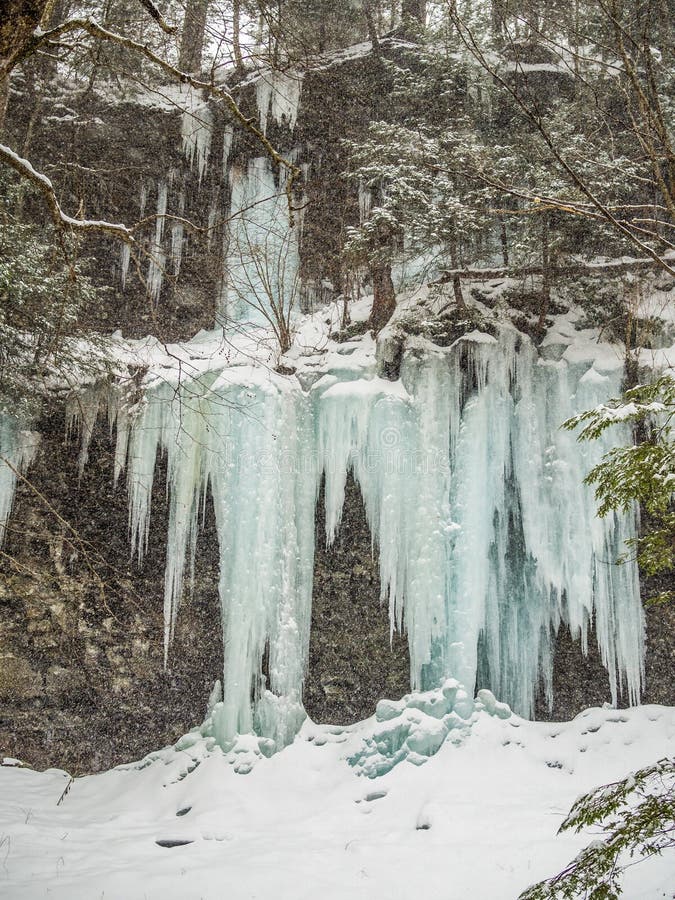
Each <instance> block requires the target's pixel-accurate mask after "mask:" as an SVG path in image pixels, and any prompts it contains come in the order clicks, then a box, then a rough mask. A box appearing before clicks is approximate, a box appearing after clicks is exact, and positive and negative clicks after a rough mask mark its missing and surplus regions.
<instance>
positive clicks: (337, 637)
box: [304, 477, 410, 723]
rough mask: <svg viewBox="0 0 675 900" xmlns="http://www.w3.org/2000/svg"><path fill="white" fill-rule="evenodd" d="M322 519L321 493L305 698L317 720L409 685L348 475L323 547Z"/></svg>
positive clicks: (366, 709)
mask: <svg viewBox="0 0 675 900" xmlns="http://www.w3.org/2000/svg"><path fill="white" fill-rule="evenodd" d="M324 522H325V509H324V504H323V495H322V496H321V497H320V498H319V503H318V504H317V514H316V551H315V557H314V596H313V602H312V630H311V633H310V642H309V665H308V670H307V680H306V683H305V691H304V703H305V709H306V710H307V713H308V714H309V715H310V716H311V718H312V719H314V720H315V721H316V722H331V723H346V722H356V721H359V720H360V719H364V718H366V717H367V716H371V715H372V714H373V713H374V712H375V705H376V703H377V701H378V700H380V699H381V698H382V697H400V696H402V695H403V694H405V693H407V691H408V690H409V687H410V658H409V655H408V644H407V641H406V639H405V637H402V636H401V635H400V634H394V635H393V637H392V638H391V639H390V631H389V608H388V604H387V603H386V602H385V603H384V604H383V603H382V602H381V601H380V574H379V561H378V556H377V552H376V550H375V549H374V548H373V546H372V541H371V538H370V530H369V528H368V523H367V521H366V514H365V510H364V508H363V501H362V499H361V494H360V492H359V488H358V486H357V485H356V483H355V482H354V480H353V478H351V477H349V478H348V480H347V488H346V492H345V507H344V513H343V518H342V525H341V527H340V531H339V533H338V535H337V537H336V539H335V542H334V543H333V545H332V546H331V547H326V530H325V527H324Z"/></svg>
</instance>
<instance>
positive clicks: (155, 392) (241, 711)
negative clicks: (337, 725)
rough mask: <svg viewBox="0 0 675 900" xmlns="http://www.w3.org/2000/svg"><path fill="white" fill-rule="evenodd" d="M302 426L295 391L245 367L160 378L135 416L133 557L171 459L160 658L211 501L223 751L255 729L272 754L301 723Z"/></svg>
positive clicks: (311, 479) (305, 444)
mask: <svg viewBox="0 0 675 900" xmlns="http://www.w3.org/2000/svg"><path fill="white" fill-rule="evenodd" d="M310 425H311V423H310V421H309V419H308V405H307V400H306V398H305V397H304V396H303V394H302V392H301V391H300V389H299V388H298V387H297V386H295V387H291V386H289V383H288V382H287V381H286V380H284V379H283V378H280V377H278V376H274V375H272V374H269V373H267V372H266V371H265V370H263V369H261V368H253V367H252V368H247V367H240V368H234V369H227V370H225V371H224V372H223V373H222V374H221V375H220V376H216V375H214V374H208V375H202V376H200V377H198V378H194V379H186V380H183V381H180V380H179V381H177V382H176V383H175V384H174V383H171V382H170V381H168V380H167V379H166V378H164V379H161V380H160V379H157V380H156V381H153V382H150V383H148V385H147V387H146V391H145V398H144V402H143V405H142V407H141V408H140V410H138V412H137V413H136V416H135V421H134V425H133V428H132V435H131V440H130V445H129V471H128V475H127V482H128V485H129V492H130V511H131V513H130V514H131V530H132V535H133V537H134V542H135V545H136V547H137V548H138V549H139V551H140V552H142V549H143V545H144V543H145V541H146V539H147V532H148V527H149V516H150V497H151V494H152V485H153V478H154V468H155V460H156V456H157V453H158V452H160V451H163V452H164V453H165V454H166V457H167V472H168V474H167V477H168V492H169V526H168V536H167V563H166V576H165V648H166V651H167V653H168V649H169V645H170V642H171V638H172V636H173V631H174V628H175V624H176V616H177V612H178V605H179V602H180V598H181V595H182V593H183V581H184V578H185V574H186V572H189V571H190V569H191V567H192V563H193V560H194V551H195V544H196V539H197V532H198V527H199V516H200V510H201V509H202V505H203V502H204V500H205V494H206V490H207V487H209V488H210V492H211V495H212V498H213V504H214V509H215V514H216V527H217V531H218V539H219V544H220V560H221V566H220V599H221V608H222V626H223V644H224V660H223V670H224V680H223V683H224V699H223V702H222V704H219V706H218V707H217V709H216V710H215V711H214V713H213V716H212V723H213V728H214V730H215V734H216V737H217V738H218V740H219V742H220V743H221V744H223V745H225V744H226V743H227V742H228V741H230V740H231V739H232V738H233V737H234V735H235V734H237V733H245V732H249V731H251V730H253V728H254V727H255V728H256V730H257V731H258V733H260V734H262V735H264V736H266V737H269V738H272V739H273V740H274V741H275V743H276V746H277V748H278V747H280V746H283V745H284V744H285V743H287V742H288V741H290V740H292V738H293V736H294V735H295V733H296V731H297V728H298V727H299V724H300V722H301V721H302V718H303V717H304V713H303V711H302V702H301V692H302V681H303V673H304V670H305V664H306V653H307V647H308V643H309V621H310V605H311V586H312V563H313V557H314V520H313V510H314V502H315V495H316V484H315V478H316V476H315V474H314V472H313V469H311V468H310V471H309V472H303V471H301V467H300V463H301V461H302V460H303V459H308V458H309V459H312V454H311V447H310V444H311V427H310ZM264 659H266V660H267V673H266V675H263V661H264ZM252 696H253V698H254V702H253V704H252V703H251V697H252Z"/></svg>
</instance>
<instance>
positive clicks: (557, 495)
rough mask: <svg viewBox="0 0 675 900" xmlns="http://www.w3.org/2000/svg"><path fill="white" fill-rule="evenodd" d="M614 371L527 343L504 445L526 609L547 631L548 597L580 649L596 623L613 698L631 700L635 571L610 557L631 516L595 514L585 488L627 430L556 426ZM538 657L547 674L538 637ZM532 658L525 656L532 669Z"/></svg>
mask: <svg viewBox="0 0 675 900" xmlns="http://www.w3.org/2000/svg"><path fill="white" fill-rule="evenodd" d="M622 372H623V370H622V367H621V365H620V363H619V361H618V360H617V361H615V362H613V363H612V362H611V361H610V362H609V364H605V365H604V366H603V365H602V364H600V363H596V364H595V365H594V366H593V365H592V366H590V367H589V365H588V363H574V362H572V363H568V362H566V361H565V360H563V361H561V362H557V363H555V362H546V361H543V360H538V359H537V358H536V355H535V354H534V352H533V351H532V350H531V349H530V350H529V352H522V353H521V354H520V355H519V357H518V378H517V385H518V392H519V399H518V402H517V404H516V407H515V421H514V428H513V442H512V443H513V459H514V470H515V473H516V476H517V484H518V500H519V509H520V527H521V529H522V540H523V544H524V547H525V548H526V550H527V553H528V555H529V557H530V558H531V560H532V561H533V562H534V563H535V564H536V569H534V570H533V572H532V578H531V581H532V584H531V586H530V590H531V592H532V593H533V596H534V602H533V603H532V604H531V606H532V607H533V612H534V607H535V606H536V608H537V609H539V610H540V614H541V615H542V616H543V618H542V619H541V621H540V630H541V631H542V632H543V631H545V630H547V629H548V628H549V622H547V621H546V619H545V616H546V606H547V601H548V605H549V606H550V610H551V612H550V623H551V624H553V625H556V624H557V620H558V616H560V618H561V619H562V621H563V622H564V623H565V624H566V625H567V626H568V627H569V628H570V631H571V633H572V636H573V637H574V638H576V639H580V640H581V643H582V647H583V648H584V650H585V649H586V647H587V644H588V633H589V630H590V627H591V625H594V628H595V632H596V639H597V643H598V648H599V650H600V654H601V657H602V660H603V663H604V664H605V666H606V667H607V669H608V672H609V679H610V688H611V693H612V699H613V700H614V701H616V699H617V696H618V692H619V686H620V685H621V684H622V682H623V684H624V686H625V687H626V688H627V692H628V697H629V699H630V701H631V702H633V703H634V702H637V701H638V699H639V694H640V685H641V682H642V677H643V662H642V659H643V627H644V626H643V617H642V608H641V605H640V602H639V581H638V571H637V566H636V565H635V563H634V562H627V563H625V564H624V565H617V563H616V560H617V558H618V557H619V556H622V555H623V554H624V552H625V541H626V539H627V538H629V537H631V536H633V535H634V534H635V531H636V514H635V513H632V514H630V515H626V516H623V515H621V516H620V515H615V514H610V515H608V516H607V517H605V518H604V519H600V518H599V517H598V516H597V515H596V509H597V501H596V499H595V496H594V491H593V488H591V487H589V486H588V485H586V484H584V483H583V480H584V478H585V476H586V475H587V474H588V472H589V471H590V470H591V469H592V468H593V467H594V466H595V465H597V464H598V463H599V462H600V460H601V459H602V456H603V455H604V454H605V453H606V452H607V451H608V450H609V449H611V448H612V447H613V446H616V445H617V444H620V443H628V442H629V441H630V439H631V435H630V431H629V429H628V428H627V427H623V426H616V427H615V428H614V429H609V430H608V431H607V432H605V433H604V434H603V435H602V436H601V437H600V438H599V439H598V440H596V441H592V442H587V443H581V444H580V443H578V442H577V441H576V438H575V436H574V435H572V434H570V433H569V432H567V431H564V430H562V429H561V428H560V423H561V421H564V420H565V419H567V418H569V417H571V416H572V415H574V414H575V413H577V412H579V411H581V410H584V409H588V408H592V407H594V406H597V405H598V404H600V403H603V402H606V400H607V398H608V397H613V396H618V395H619V394H620V393H621V380H622ZM537 597H538V601H537ZM549 633H550V632H549ZM542 655H543V657H544V660H545V661H546V665H545V666H544V674H545V675H546V676H548V677H550V667H551V659H550V657H551V648H550V646H548V645H547V642H546V640H545V638H544V637H543V635H542ZM511 656H513V653H512V654H511ZM535 664H536V661H535V660H534V659H531V660H530V667H531V669H532V670H533V671H535ZM492 668H493V669H496V666H495V665H494V664H493V666H492ZM500 668H501V671H502V672H504V671H505V669H504V666H503V665H502V666H501V667H500ZM503 679H504V675H502V676H501V680H503ZM493 680H494V677H493ZM547 689H548V691H549V692H550V683H548V684H547ZM549 699H550V693H549Z"/></svg>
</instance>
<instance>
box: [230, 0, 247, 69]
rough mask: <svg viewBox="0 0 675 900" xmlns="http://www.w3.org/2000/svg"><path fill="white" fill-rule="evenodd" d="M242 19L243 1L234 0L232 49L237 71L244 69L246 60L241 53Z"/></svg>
mask: <svg viewBox="0 0 675 900" xmlns="http://www.w3.org/2000/svg"><path fill="white" fill-rule="evenodd" d="M240 19H241V3H240V0H233V3H232V49H233V51H234V65H235V67H236V69H237V73H238V74H241V73H242V72H243V71H244V60H243V57H242V55H241V38H240V32H239V25H240Z"/></svg>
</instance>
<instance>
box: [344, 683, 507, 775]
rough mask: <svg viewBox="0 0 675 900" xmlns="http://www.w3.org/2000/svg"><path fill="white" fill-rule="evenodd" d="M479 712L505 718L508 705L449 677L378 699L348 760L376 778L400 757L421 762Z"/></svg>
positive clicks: (460, 735)
mask: <svg viewBox="0 0 675 900" xmlns="http://www.w3.org/2000/svg"><path fill="white" fill-rule="evenodd" d="M481 714H487V715H490V716H497V717H498V718H500V719H505V718H508V717H509V716H510V715H511V710H510V709H509V707H508V706H507V705H506V704H505V703H498V702H497V700H496V699H495V697H494V694H492V693H491V692H490V691H488V690H485V689H483V690H481V691H479V692H478V696H477V697H476V700H475V701H472V700H471V698H470V697H469V695H468V694H467V692H466V691H465V690H464V688H462V687H461V685H460V684H459V683H458V682H457V681H455V680H454V679H450V680H448V681H446V682H445V683H444V684H443V687H442V688H437V689H436V690H433V691H413V692H412V693H411V694H406V696H405V697H403V698H402V699H401V700H396V701H393V700H380V702H379V703H378V704H377V709H376V711H375V721H374V723H373V724H372V725H371V726H370V728H369V729H368V730H367V731H366V734H365V735H364V737H363V740H362V742H361V744H360V746H359V747H358V748H357V750H356V751H355V752H354V753H352V755H351V756H349V757H348V762H349V764H350V765H351V766H353V767H354V768H355V769H356V771H357V772H358V774H359V775H365V776H366V777H367V778H378V777H379V776H380V775H385V774H386V773H387V772H390V771H391V770H392V769H393V768H394V766H397V765H398V764H399V763H401V762H409V763H412V764H413V765H416V766H421V765H423V764H424V763H425V762H426V761H427V760H428V759H429V757H430V756H434V754H436V753H438V751H439V750H440V749H441V747H442V746H443V744H444V743H445V741H446V739H448V736H451V737H450V740H452V741H453V742H460V741H462V740H464V738H465V737H466V735H467V734H468V733H469V731H470V730H471V727H472V725H473V724H474V723H475V722H476V720H477V719H478V717H479V716H480V715H481Z"/></svg>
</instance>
